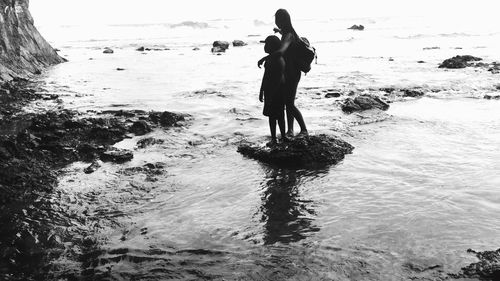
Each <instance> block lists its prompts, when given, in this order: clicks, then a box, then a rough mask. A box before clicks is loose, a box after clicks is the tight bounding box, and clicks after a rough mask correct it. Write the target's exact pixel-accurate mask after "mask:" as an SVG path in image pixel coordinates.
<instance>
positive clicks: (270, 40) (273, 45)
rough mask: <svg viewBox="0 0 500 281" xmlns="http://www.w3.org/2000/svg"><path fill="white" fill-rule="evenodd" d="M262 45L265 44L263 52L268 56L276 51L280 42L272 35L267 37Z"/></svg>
mask: <svg viewBox="0 0 500 281" xmlns="http://www.w3.org/2000/svg"><path fill="white" fill-rule="evenodd" d="M264 43H266V44H265V45H264V51H265V52H266V53H268V54H270V53H273V52H275V51H277V50H278V49H279V48H280V46H281V40H280V39H279V38H278V37H277V36H274V35H271V36H267V38H266V41H264Z"/></svg>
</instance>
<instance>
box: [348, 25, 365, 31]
mask: <svg viewBox="0 0 500 281" xmlns="http://www.w3.org/2000/svg"><path fill="white" fill-rule="evenodd" d="M348 29H352V30H360V31H361V30H365V27H364V26H363V25H361V24H360V25H357V24H355V25H353V26H351V27H349V28H348Z"/></svg>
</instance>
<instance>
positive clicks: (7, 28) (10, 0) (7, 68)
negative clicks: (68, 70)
mask: <svg viewBox="0 0 500 281" xmlns="http://www.w3.org/2000/svg"><path fill="white" fill-rule="evenodd" d="M28 6H29V1H28V0H0V81H2V80H4V81H5V80H11V79H12V78H14V77H28V76H30V75H32V74H35V73H40V72H41V70H43V69H44V68H45V67H47V66H50V65H53V64H58V63H61V62H64V61H65V60H64V59H63V58H62V57H60V56H59V55H58V54H57V53H56V51H55V50H54V49H53V48H52V47H51V46H50V45H49V43H47V41H45V39H43V37H42V36H41V35H40V33H39V32H38V30H37V29H36V28H35V26H34V24H33V18H32V17H31V14H30V12H29V9H28Z"/></svg>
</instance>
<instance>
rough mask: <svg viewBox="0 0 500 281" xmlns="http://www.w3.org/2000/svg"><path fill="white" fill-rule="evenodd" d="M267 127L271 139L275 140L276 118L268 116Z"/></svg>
mask: <svg viewBox="0 0 500 281" xmlns="http://www.w3.org/2000/svg"><path fill="white" fill-rule="evenodd" d="M269 129H270V130H271V141H276V118H274V117H269Z"/></svg>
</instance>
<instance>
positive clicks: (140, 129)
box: [130, 120, 151, 136]
mask: <svg viewBox="0 0 500 281" xmlns="http://www.w3.org/2000/svg"><path fill="white" fill-rule="evenodd" d="M130 132H131V133H134V134H135V135H137V136H142V135H145V134H147V133H149V132H151V126H149V124H148V122H146V121H144V120H138V121H135V122H134V124H132V126H131V127H130Z"/></svg>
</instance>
